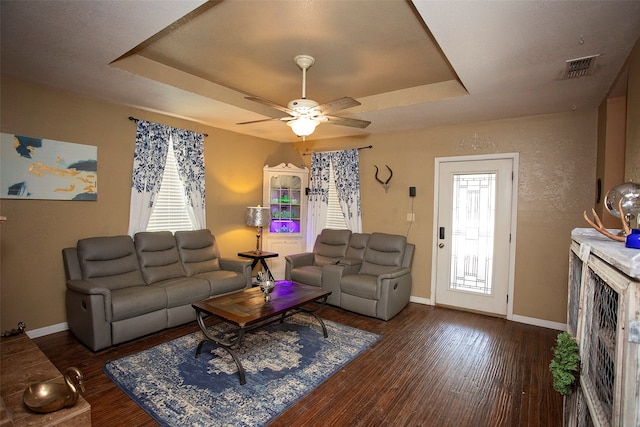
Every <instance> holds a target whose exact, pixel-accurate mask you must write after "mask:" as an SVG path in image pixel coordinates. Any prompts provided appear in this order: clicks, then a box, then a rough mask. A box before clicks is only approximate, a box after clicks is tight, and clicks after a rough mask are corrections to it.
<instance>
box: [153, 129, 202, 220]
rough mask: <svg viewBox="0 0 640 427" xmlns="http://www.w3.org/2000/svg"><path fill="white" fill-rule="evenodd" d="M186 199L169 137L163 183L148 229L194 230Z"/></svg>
mask: <svg viewBox="0 0 640 427" xmlns="http://www.w3.org/2000/svg"><path fill="white" fill-rule="evenodd" d="M185 201H186V198H185V195H184V187H183V185H182V182H181V181H180V177H179V176H178V166H177V164H176V158H175V156H174V154H173V142H172V140H171V139H169V152H168V153H167V164H166V165H165V168H164V174H163V176H162V185H161V186H160V191H159V192H158V195H157V197H156V201H155V204H154V207H153V212H152V213H151V218H150V219H149V225H147V231H171V232H176V231H180V230H193V225H192V223H191V219H190V218H189V214H188V213H187V209H186V207H185Z"/></svg>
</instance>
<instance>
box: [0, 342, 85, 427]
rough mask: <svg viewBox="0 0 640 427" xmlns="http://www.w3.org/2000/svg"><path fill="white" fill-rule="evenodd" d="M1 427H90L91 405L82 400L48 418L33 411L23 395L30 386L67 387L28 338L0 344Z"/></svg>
mask: <svg viewBox="0 0 640 427" xmlns="http://www.w3.org/2000/svg"><path fill="white" fill-rule="evenodd" d="M0 357H1V358H2V361H1V369H0V397H1V399H0V409H1V410H0V425H2V426H5V425H14V426H70V427H71V426H90V425H91V405H89V403H88V402H87V401H86V400H85V399H84V397H82V396H78V401H77V402H76V404H75V405H74V406H72V407H70V408H64V409H61V410H59V411H56V412H51V413H48V414H38V413H35V412H32V411H30V410H29V409H28V408H27V407H26V406H25V405H24V402H23V400H22V399H23V398H22V395H23V393H24V390H25V389H26V388H27V387H28V386H29V384H32V383H37V382H41V381H53V382H57V383H64V377H63V375H62V374H61V373H60V371H58V370H57V369H56V367H55V366H54V365H53V363H51V361H50V360H49V359H48V358H47V356H45V355H44V353H43V352H42V351H40V349H39V348H38V346H37V345H36V344H35V343H34V342H33V341H31V339H30V338H29V337H28V336H27V335H19V336H15V337H10V338H2V342H1V344H0Z"/></svg>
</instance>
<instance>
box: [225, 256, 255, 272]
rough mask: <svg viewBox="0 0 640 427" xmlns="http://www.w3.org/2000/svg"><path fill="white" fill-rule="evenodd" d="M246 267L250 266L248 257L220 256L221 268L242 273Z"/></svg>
mask: <svg viewBox="0 0 640 427" xmlns="http://www.w3.org/2000/svg"><path fill="white" fill-rule="evenodd" d="M247 268H251V260H250V259H240V258H220V269H221V270H227V271H235V272H236V273H244V272H245V269H247Z"/></svg>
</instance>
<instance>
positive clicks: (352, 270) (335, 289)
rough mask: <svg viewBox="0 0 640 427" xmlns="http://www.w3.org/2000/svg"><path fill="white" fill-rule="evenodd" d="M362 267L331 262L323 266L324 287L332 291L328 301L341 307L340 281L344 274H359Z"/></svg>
mask: <svg viewBox="0 0 640 427" xmlns="http://www.w3.org/2000/svg"><path fill="white" fill-rule="evenodd" d="M359 269H360V264H358V265H353V266H349V265H341V264H329V265H325V266H324V267H322V289H326V290H328V291H331V295H329V298H327V303H329V304H331V305H335V306H338V307H340V294H341V291H340V281H341V280H342V277H343V276H346V275H349V274H357V273H358V270H359Z"/></svg>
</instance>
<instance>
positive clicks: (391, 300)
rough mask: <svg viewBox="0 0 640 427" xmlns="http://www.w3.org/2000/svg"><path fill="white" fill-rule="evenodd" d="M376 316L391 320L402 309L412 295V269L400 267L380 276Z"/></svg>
mask: <svg viewBox="0 0 640 427" xmlns="http://www.w3.org/2000/svg"><path fill="white" fill-rule="evenodd" d="M378 292H379V294H378V304H377V306H376V317H377V318H379V319H382V320H389V319H391V318H392V317H393V316H395V315H396V314H397V313H399V312H400V310H402V309H403V308H404V307H405V306H406V305H407V303H408V302H409V298H410V297H411V269H409V268H399V269H397V270H393V271H390V272H388V273H384V274H381V275H379V276H378Z"/></svg>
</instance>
